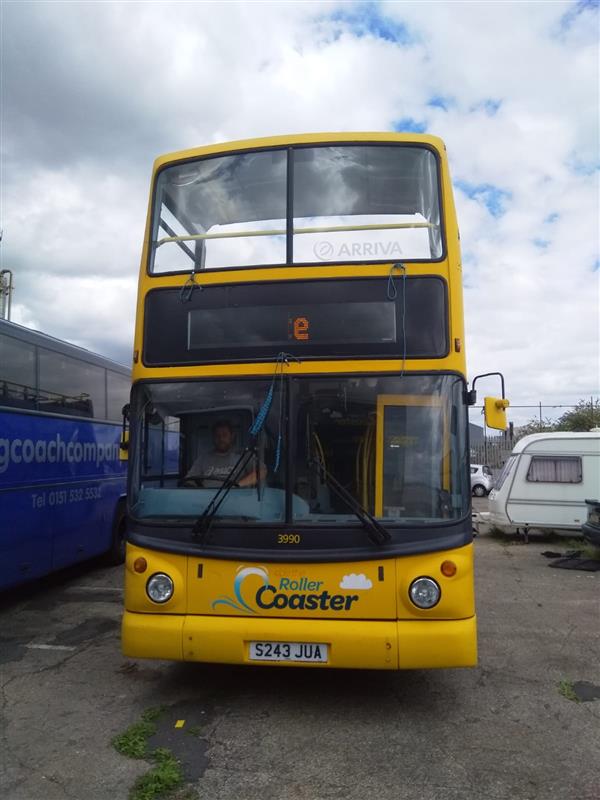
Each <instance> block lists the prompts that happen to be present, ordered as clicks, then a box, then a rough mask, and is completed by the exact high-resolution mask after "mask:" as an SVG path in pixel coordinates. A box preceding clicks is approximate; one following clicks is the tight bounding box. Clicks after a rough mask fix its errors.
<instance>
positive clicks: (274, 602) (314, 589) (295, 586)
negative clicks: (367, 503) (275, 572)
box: [212, 567, 373, 614]
mask: <svg viewBox="0 0 600 800" xmlns="http://www.w3.org/2000/svg"><path fill="white" fill-rule="evenodd" d="M249 575H256V576H257V577H259V578H260V583H261V585H260V586H259V588H258V589H257V590H256V592H255V594H254V597H253V598H252V600H250V602H251V603H252V604H253V605H255V606H257V608H258V609H263V610H266V611H268V610H270V609H273V608H274V609H277V610H280V611H281V610H283V609H291V610H295V611H302V610H305V609H306V610H309V611H316V610H319V611H349V610H350V609H351V608H352V604H353V603H355V602H356V601H357V600H359V595H358V594H330V593H329V592H328V591H327V590H326V589H325V590H323V591H321V587H322V586H323V583H324V581H315V580H311V579H310V578H307V577H301V578H295V579H292V578H280V579H279V583H278V585H277V586H274V585H273V584H272V583H271V582H270V579H269V573H268V571H267V570H266V569H265V568H264V567H238V569H237V572H236V576H235V579H234V581H233V593H234V595H235V597H229V596H228V595H223V596H221V597H217V599H216V600H213V602H212V608H213V609H214V608H217V606H229V607H230V608H235V609H236V611H241V612H242V613H244V614H257V613H258V611H257V609H256V608H253V607H252V605H250V604H249V602H248V601H247V600H246V599H245V598H244V595H243V592H242V588H243V584H244V582H245V580H246V578H248V576H249ZM372 588H373V583H372V581H371V580H369V579H368V578H367V576H366V575H362V574H360V575H355V574H354V573H352V574H350V575H344V577H343V578H342V580H341V582H340V589H352V590H354V591H365V590H368V589H372Z"/></svg>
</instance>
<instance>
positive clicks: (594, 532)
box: [581, 493, 600, 547]
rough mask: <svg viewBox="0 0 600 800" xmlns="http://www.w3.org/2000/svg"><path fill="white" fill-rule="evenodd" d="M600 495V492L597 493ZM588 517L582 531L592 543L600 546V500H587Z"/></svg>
mask: <svg viewBox="0 0 600 800" xmlns="http://www.w3.org/2000/svg"><path fill="white" fill-rule="evenodd" d="M596 497H600V493H598V494H597V495H596ZM585 504H586V506H587V519H586V521H585V522H584V523H583V525H582V526H581V532H582V533H583V536H584V538H585V539H587V541H588V542H590V544H595V545H596V547H600V500H586V501H585Z"/></svg>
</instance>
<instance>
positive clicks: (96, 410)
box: [38, 347, 106, 419]
mask: <svg viewBox="0 0 600 800" xmlns="http://www.w3.org/2000/svg"><path fill="white" fill-rule="evenodd" d="M39 354H40V398H39V405H38V407H39V409H40V411H52V412H54V413H57V414H71V415H73V416H76V417H96V418H97V419H104V418H105V417H106V391H105V389H106V387H105V383H104V369H102V367H97V366H95V365H93V364H86V363H85V362H83V361H80V360H79V359H78V358H71V357H70V356H65V355H63V354H62V353H55V352H53V351H52V350H46V349H44V348H42V347H40V350H39Z"/></svg>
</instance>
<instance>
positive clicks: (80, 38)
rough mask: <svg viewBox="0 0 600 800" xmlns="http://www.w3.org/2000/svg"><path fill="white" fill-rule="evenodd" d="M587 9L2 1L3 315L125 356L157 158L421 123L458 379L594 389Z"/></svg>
mask: <svg viewBox="0 0 600 800" xmlns="http://www.w3.org/2000/svg"><path fill="white" fill-rule="evenodd" d="M598 9H599V6H598V0H583V1H582V2H518V3H510V2H507V1H506V0H503V2H499V3H495V2H452V3H450V2H425V1H423V0H421V1H420V2H414V3H413V2H401V3H396V2H394V3H393V2H381V3H370V2H367V3H347V2H346V3H341V2H331V3H329V2H312V3H311V2H299V3H270V2H269V3H258V2H247V3H226V2H220V3H195V2H186V3H176V2H171V3H161V2H152V3H147V2H128V3H123V2H87V3H80V2H27V0H19V2H10V1H7V0H2V2H1V14H2V20H1V50H2V56H1V58H2V63H1V67H2V106H1V127H2V129H1V147H2V154H1V168H2V174H1V179H2V197H1V222H0V225H1V227H2V228H3V231H4V238H3V242H2V245H1V250H0V252H1V266H2V268H10V269H12V270H13V272H14V275H15V284H16V291H15V295H14V302H13V320H14V321H16V322H19V323H21V324H23V325H27V326H29V327H33V328H37V329H39V330H42V331H45V332H47V333H51V334H53V335H55V336H58V337H61V338H64V339H68V340H70V341H73V342H76V343H77V344H80V345H83V346H85V347H88V348H90V349H92V350H95V351H97V352H100V353H104V354H107V355H109V356H111V357H113V358H115V359H117V360H119V361H122V362H124V363H129V361H130V355H131V344H132V331H133V310H134V301H135V286H136V280H137V271H138V267H139V254H140V249H141V241H142V236H143V226H144V221H145V213H146V206H147V195H148V188H149V178H150V168H151V164H152V162H153V160H154V158H155V157H156V156H157V155H158V154H160V153H164V152H169V151H173V150H178V149H183V148H187V147H193V146H198V145H202V144H207V143H211V142H218V141H225V140H229V139H237V138H247V137H252V136H262V135H271V134H281V133H291V132H298V131H301V132H304V131H327V130H339V131H361V130H367V131H378V130H382V131H384V130H403V131H410V130H413V131H427V132H430V133H435V134H437V135H439V136H441V137H442V138H444V139H445V141H446V144H447V147H448V152H449V156H450V165H451V170H452V176H453V180H454V186H455V191H456V198H457V205H458V212H459V222H460V227H461V237H462V246H463V257H464V264H465V281H466V284H465V289H466V293H465V301H466V314H467V346H468V350H467V356H468V362H469V374H470V376H471V377H472V376H473V375H475V374H476V373H479V372H488V371H491V370H501V371H503V372H504V374H505V376H506V381H507V390H508V393H509V396H510V398H511V400H512V402H513V403H514V404H517V405H519V404H536V403H538V402H539V401H542V402H543V403H545V404H547V405H548V406H550V405H552V404H571V403H575V402H577V400H578V399H579V398H589V397H590V395H596V396H597V395H598V393H599V386H600V376H599V369H600V368H599V363H600V352H599V350H600V346H599V340H600V331H599V322H598V320H599V318H600V314H599V303H600V292H599V283H600V253H599V227H598V219H599V185H598V178H599V176H600V160H599V159H600V156H599V141H598V117H599V85H598V26H599V13H598ZM482 388H483V387H482ZM490 388H491V387H490ZM561 412H562V410H561V409H554V410H553V409H551V408H546V409H545V410H544V414H545V415H547V416H551V417H555V416H558V415H559V414H560V413H561ZM534 413H535V412H534V410H526V409H523V410H518V409H515V410H514V411H513V413H512V419H513V420H514V421H515V422H516V424H519V422H521V421H524V420H526V419H529V418H530V417H531V416H532V415H534Z"/></svg>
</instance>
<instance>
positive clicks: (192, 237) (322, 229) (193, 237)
mask: <svg viewBox="0 0 600 800" xmlns="http://www.w3.org/2000/svg"><path fill="white" fill-rule="evenodd" d="M398 228H439V225H435V224H434V223H432V222H386V223H384V224H381V225H333V226H318V227H316V228H293V230H292V233H294V234H301V233H335V232H336V231H384V230H394V229H398ZM286 234H287V230H286V229H285V228H282V229H279V228H275V229H273V230H253V231H234V232H233V233H193V234H188V235H186V236H165V237H164V238H163V239H159V240H158V241H157V242H156V247H160V246H161V245H163V244H168V243H169V242H196V241H206V240H207V239H243V238H245V237H247V236H285V235H286Z"/></svg>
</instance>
